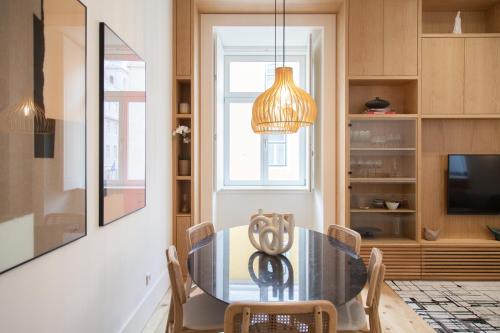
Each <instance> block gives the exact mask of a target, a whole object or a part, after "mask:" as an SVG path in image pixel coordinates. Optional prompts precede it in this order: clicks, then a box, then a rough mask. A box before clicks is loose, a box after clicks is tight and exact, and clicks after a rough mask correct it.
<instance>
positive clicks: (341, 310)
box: [337, 298, 367, 331]
mask: <svg viewBox="0 0 500 333" xmlns="http://www.w3.org/2000/svg"><path fill="white" fill-rule="evenodd" d="M337 316H338V317H337V318H338V319H337V330H339V331H357V330H361V329H365V328H366V327H367V323H366V314H365V308H364V306H363V303H362V301H360V299H356V298H355V299H352V300H350V301H349V302H347V303H346V304H344V305H342V306H340V307H338V308H337Z"/></svg>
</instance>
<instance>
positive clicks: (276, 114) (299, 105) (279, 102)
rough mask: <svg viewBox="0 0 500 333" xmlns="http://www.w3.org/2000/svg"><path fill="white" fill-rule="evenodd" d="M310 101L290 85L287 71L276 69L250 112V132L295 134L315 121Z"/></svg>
mask: <svg viewBox="0 0 500 333" xmlns="http://www.w3.org/2000/svg"><path fill="white" fill-rule="evenodd" d="M316 114H317V108H316V103H315V102H314V99H313V98H312V97H311V95H309V94H308V93H307V92H306V91H304V90H303V89H301V88H300V87H298V86H296V85H295V83H294V82H293V70H292V68H291V67H278V68H276V75H275V81H274V84H273V85H272V86H271V87H270V88H269V89H267V90H266V91H264V92H263V93H262V94H261V95H259V96H258V97H257V99H256V100H255V102H254V104H253V108H252V129H253V131H254V132H255V133H260V134H277V133H280V134H281V133H282V134H290V133H296V132H297V131H298V130H299V128H300V127H303V126H310V125H312V124H313V123H314V122H315V121H316Z"/></svg>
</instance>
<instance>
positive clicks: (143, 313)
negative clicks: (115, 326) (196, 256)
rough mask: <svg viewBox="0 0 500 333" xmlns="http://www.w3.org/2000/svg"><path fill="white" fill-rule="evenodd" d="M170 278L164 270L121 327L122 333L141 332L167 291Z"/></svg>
mask: <svg viewBox="0 0 500 333" xmlns="http://www.w3.org/2000/svg"><path fill="white" fill-rule="evenodd" d="M167 288H168V278H167V271H166V270H164V271H163V272H162V274H161V276H160V277H159V278H158V280H156V282H155V284H154V285H153V286H152V287H151V289H150V290H149V292H148V293H147V294H146V295H145V296H144V298H143V299H142V301H141V302H140V303H139V305H138V306H137V307H136V308H135V309H134V311H133V312H132V315H131V316H130V317H129V318H128V320H127V321H126V322H125V324H124V325H123V326H122V328H121V329H120V332H122V333H139V332H142V329H143V328H144V326H145V325H146V323H147V321H148V320H149V318H150V317H151V315H152V314H153V312H154V311H155V309H156V306H157V305H158V304H159V303H160V301H161V299H162V297H163V295H165V293H166V292H167Z"/></svg>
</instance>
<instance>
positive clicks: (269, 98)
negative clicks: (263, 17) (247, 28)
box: [252, 0, 317, 134]
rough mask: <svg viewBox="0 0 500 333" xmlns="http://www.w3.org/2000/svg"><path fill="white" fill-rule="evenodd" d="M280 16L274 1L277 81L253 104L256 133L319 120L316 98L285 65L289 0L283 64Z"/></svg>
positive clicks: (281, 130) (294, 129) (283, 131)
mask: <svg viewBox="0 0 500 333" xmlns="http://www.w3.org/2000/svg"><path fill="white" fill-rule="evenodd" d="M276 16H277V7H276V0H275V1H274V63H275V67H276V70H275V81H274V84H273V85H272V86H271V87H270V88H269V89H267V90H266V91H264V92H263V93H262V94H261V95H259V96H258V97H257V98H256V99H255V102H254V104H253V107H252V130H253V131H254V132H255V133H259V134H266V133H274V134H276V133H281V134H289V133H296V132H297V131H298V130H299V129H300V128H301V127H305V126H310V125H312V124H313V123H314V122H315V121H316V115H317V107H316V102H315V101H314V99H313V98H312V97H311V95H309V94H308V93H307V92H306V91H305V90H303V89H301V88H300V87H298V86H297V85H295V83H294V82H293V70H292V68H291V67H285V0H283V66H282V67H277V66H276V62H277V61H276V48H277V46H276V45H277V44H276Z"/></svg>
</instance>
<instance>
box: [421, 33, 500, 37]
mask: <svg viewBox="0 0 500 333" xmlns="http://www.w3.org/2000/svg"><path fill="white" fill-rule="evenodd" d="M421 37H422V38H498V37H500V33H462V34H451V33H450V34H422V35H421Z"/></svg>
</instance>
